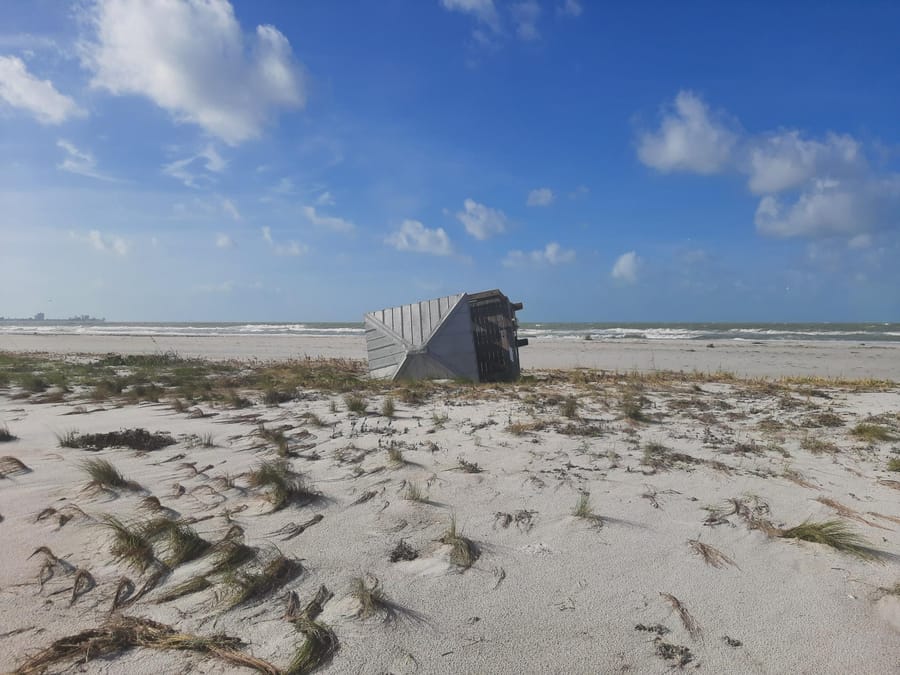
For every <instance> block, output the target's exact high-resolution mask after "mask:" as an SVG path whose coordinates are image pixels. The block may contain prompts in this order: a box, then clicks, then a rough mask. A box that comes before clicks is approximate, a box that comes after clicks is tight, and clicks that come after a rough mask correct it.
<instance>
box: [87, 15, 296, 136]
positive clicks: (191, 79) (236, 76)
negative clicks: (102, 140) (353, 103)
mask: <svg viewBox="0 0 900 675" xmlns="http://www.w3.org/2000/svg"><path fill="white" fill-rule="evenodd" d="M84 15H85V18H86V19H87V24H88V25H89V26H90V30H91V35H90V36H89V37H88V39H86V40H85V41H83V42H82V44H81V53H82V63H83V65H84V66H85V67H86V68H88V69H89V70H90V71H91V72H92V73H93V77H92V79H91V85H92V86H93V87H95V88H99V89H105V90H107V91H109V92H110V93H112V94H114V95H128V94H133V95H138V96H145V97H146V98H148V99H150V100H151V101H153V103H155V104H156V105H158V106H159V107H160V108H163V109H164V110H166V111H168V112H169V113H170V114H171V115H172V116H173V117H174V118H175V120H176V121H177V122H188V123H192V124H197V125H199V126H200V127H202V128H203V129H205V130H206V131H207V132H209V133H210V134H212V135H214V136H217V137H218V138H221V139H222V140H223V141H225V142H226V143H229V144H231V145H236V144H238V143H240V142H242V141H246V140H248V139H251V138H255V137H257V136H259V135H260V134H261V132H262V129H263V127H264V125H265V124H266V122H267V121H268V120H269V118H270V117H271V115H272V113H273V111H274V110H276V109H278V108H298V107H302V106H303V105H304V103H305V92H304V89H305V86H304V82H303V74H302V70H301V68H300V66H299V64H297V62H296V61H295V60H294V58H293V55H292V53H291V46H290V43H289V42H288V40H287V38H286V37H285V36H284V35H282V34H281V33H280V32H279V31H278V30H277V29H276V28H274V27H273V26H268V25H262V26H257V27H256V31H255V32H254V33H253V34H252V35H249V36H245V34H244V32H243V30H242V29H241V26H240V24H239V23H238V22H237V19H236V18H235V16H234V10H233V8H232V6H231V4H230V3H229V2H228V1H227V0H189V1H188V2H173V1H167V2H147V1H146V0H95V2H93V3H92V4H91V5H90V6H89V7H88V8H87V9H85V10H84Z"/></svg>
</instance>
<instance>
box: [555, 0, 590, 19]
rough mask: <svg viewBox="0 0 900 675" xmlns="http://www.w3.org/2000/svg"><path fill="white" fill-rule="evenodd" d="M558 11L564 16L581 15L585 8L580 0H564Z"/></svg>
mask: <svg viewBox="0 0 900 675" xmlns="http://www.w3.org/2000/svg"><path fill="white" fill-rule="evenodd" d="M556 11H557V12H559V13H560V14H562V15H564V16H581V13H582V12H583V11H584V8H583V7H582V6H581V2H580V0H563V2H562V3H561V4H560V5H559V6H558V7H557V10H556Z"/></svg>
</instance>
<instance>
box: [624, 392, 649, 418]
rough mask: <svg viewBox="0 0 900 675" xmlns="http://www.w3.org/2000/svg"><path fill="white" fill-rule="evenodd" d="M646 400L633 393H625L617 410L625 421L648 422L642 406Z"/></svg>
mask: <svg viewBox="0 0 900 675" xmlns="http://www.w3.org/2000/svg"><path fill="white" fill-rule="evenodd" d="M645 401H646V399H644V397H643V396H641V395H640V394H638V393H636V392H634V391H630V390H629V391H626V392H625V393H624V394H623V395H622V399H621V400H620V401H619V410H620V411H621V412H622V415H623V416H624V417H625V419H629V420H631V421H632V422H646V421H648V419H649V418H648V417H647V413H646V412H644V404H645Z"/></svg>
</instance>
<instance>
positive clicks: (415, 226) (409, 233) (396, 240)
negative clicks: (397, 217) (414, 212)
mask: <svg viewBox="0 0 900 675" xmlns="http://www.w3.org/2000/svg"><path fill="white" fill-rule="evenodd" d="M385 243H387V244H389V245H391V246H393V247H394V248H395V249H397V250H398V251H414V252H416V253H430V254H431V255H450V254H452V253H453V246H452V245H451V244H450V237H448V236H447V233H446V232H445V231H444V228H442V227H438V228H435V229H433V230H432V229H429V228H427V227H425V226H424V225H423V224H422V223H420V222H419V221H418V220H404V221H403V223H401V225H400V228H399V229H398V230H397V231H396V232H392V233H391V234H390V235H388V237H387V238H386V239H385Z"/></svg>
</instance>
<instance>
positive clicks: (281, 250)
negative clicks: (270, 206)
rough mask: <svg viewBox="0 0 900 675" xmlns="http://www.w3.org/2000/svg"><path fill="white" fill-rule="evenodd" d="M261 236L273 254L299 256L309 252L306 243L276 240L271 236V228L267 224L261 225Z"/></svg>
mask: <svg viewBox="0 0 900 675" xmlns="http://www.w3.org/2000/svg"><path fill="white" fill-rule="evenodd" d="M261 229H262V236H263V239H264V240H265V241H266V243H267V244H269V246H270V247H271V248H272V252H273V253H275V255H284V256H300V255H305V254H306V253H309V246H307V245H306V244H302V243H300V242H299V241H293V240H291V241H286V242H277V241H275V238H274V237H273V236H272V228H271V227H269V226H268V225H266V226H263V227H262V228H261Z"/></svg>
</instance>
